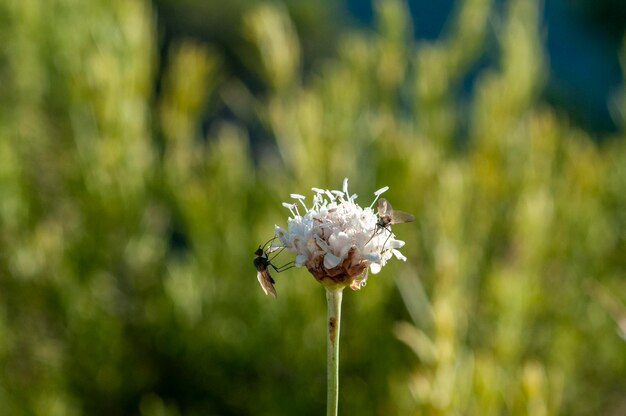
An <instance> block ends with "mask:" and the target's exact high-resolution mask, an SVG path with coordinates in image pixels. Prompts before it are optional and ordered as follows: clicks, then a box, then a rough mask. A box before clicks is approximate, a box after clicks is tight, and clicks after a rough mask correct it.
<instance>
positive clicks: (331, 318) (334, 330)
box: [326, 287, 343, 416]
mask: <svg viewBox="0 0 626 416" xmlns="http://www.w3.org/2000/svg"><path fill="white" fill-rule="evenodd" d="M342 294H343V288H328V287H327V288H326V303H327V305H328V328H327V329H328V338H327V342H328V345H327V363H326V380H327V389H328V390H327V396H326V400H327V402H326V416H337V407H338V404H339V329H340V328H341V296H342Z"/></svg>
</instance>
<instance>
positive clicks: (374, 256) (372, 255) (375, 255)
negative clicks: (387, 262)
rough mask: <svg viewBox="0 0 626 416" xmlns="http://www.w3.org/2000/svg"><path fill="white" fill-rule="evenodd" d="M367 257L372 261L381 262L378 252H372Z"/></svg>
mask: <svg viewBox="0 0 626 416" xmlns="http://www.w3.org/2000/svg"><path fill="white" fill-rule="evenodd" d="M365 258H366V259H368V260H369V261H370V262H372V263H380V255H379V254H378V253H370V254H368V255H366V256H365Z"/></svg>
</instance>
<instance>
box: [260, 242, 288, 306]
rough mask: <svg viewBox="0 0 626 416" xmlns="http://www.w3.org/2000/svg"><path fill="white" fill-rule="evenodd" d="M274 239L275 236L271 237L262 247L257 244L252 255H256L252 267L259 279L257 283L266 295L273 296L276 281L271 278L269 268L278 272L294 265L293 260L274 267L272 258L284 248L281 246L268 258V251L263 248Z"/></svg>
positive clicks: (274, 295) (274, 294)
mask: <svg viewBox="0 0 626 416" xmlns="http://www.w3.org/2000/svg"><path fill="white" fill-rule="evenodd" d="M274 240H275V238H272V239H271V240H270V241H268V242H267V243H265V245H264V246H263V247H261V246H259V248H257V249H256V250H255V252H254V255H255V256H256V257H255V258H254V267H255V268H256V272H257V273H256V277H257V279H258V281H259V284H260V285H261V289H263V292H265V294H266V295H272V296H273V297H276V289H275V288H274V283H276V282H275V281H274V279H273V278H272V275H271V274H270V271H269V268H270V267H271V268H273V269H274V270H275V271H276V273H280V272H283V271H285V270H287V269H290V268H292V267H293V266H294V264H293V263H294V262H293V261H292V262H289V263H287V264H284V265H282V266H281V267H276V266H274V264H272V260H273V259H274V258H275V257H276V256H277V255H278V254H280V252H281V251H282V250H283V248H284V247H283V248H281V249H280V250H279V251H278V253H276V254H275V255H274V257H272V258H271V259H270V258H269V254H268V252H267V251H266V250H265V247H266V246H267V245H268V244H269V243H270V242H272V241H274Z"/></svg>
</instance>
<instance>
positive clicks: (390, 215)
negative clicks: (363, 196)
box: [376, 198, 415, 229]
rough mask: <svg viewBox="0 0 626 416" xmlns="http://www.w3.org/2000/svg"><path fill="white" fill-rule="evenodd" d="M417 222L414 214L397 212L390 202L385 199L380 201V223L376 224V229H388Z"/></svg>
mask: <svg viewBox="0 0 626 416" xmlns="http://www.w3.org/2000/svg"><path fill="white" fill-rule="evenodd" d="M413 221H415V216H413V214H409V213H408V212H403V211H395V210H394V209H393V208H392V207H391V204H390V203H389V201H387V200H386V199H385V198H380V199H379V200H378V222H377V223H376V227H378V228H379V229H380V228H386V229H389V228H388V227H389V226H390V225H391V224H404V223H406V222H413Z"/></svg>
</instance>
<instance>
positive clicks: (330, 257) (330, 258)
mask: <svg viewBox="0 0 626 416" xmlns="http://www.w3.org/2000/svg"><path fill="white" fill-rule="evenodd" d="M339 263H341V257H337V256H335V255H334V254H333V253H326V254H325V255H324V267H325V268H326V269H332V268H334V267H337V266H338V265H339Z"/></svg>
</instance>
